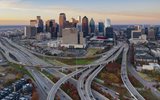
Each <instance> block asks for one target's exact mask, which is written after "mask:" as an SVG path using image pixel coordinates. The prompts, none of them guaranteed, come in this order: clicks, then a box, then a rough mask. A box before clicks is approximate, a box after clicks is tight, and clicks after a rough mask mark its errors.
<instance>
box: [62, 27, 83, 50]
mask: <svg viewBox="0 0 160 100" xmlns="http://www.w3.org/2000/svg"><path fill="white" fill-rule="evenodd" d="M61 39H62V44H61V46H62V47H67V48H84V46H85V41H84V40H85V39H84V38H83V33H82V32H79V31H78V30H77V29H76V28H65V29H63V30H62V38H61Z"/></svg>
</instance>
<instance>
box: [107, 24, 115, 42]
mask: <svg viewBox="0 0 160 100" xmlns="http://www.w3.org/2000/svg"><path fill="white" fill-rule="evenodd" d="M105 32H106V34H105V37H106V38H112V39H113V38H114V34H113V28H112V27H107V28H105Z"/></svg>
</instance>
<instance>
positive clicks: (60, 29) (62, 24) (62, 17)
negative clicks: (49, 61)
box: [59, 13, 66, 37]
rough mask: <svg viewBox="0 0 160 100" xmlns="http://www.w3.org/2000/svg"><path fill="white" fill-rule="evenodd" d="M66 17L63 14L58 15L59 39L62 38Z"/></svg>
mask: <svg viewBox="0 0 160 100" xmlns="http://www.w3.org/2000/svg"><path fill="white" fill-rule="evenodd" d="M65 24H66V15H65V13H60V15H59V37H62V29H64V28H65Z"/></svg>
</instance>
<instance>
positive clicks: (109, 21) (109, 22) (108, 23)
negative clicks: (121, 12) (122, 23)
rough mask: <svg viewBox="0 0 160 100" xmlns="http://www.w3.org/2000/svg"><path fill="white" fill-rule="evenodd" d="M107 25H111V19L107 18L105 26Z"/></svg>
mask: <svg viewBox="0 0 160 100" xmlns="http://www.w3.org/2000/svg"><path fill="white" fill-rule="evenodd" d="M106 27H111V20H110V19H106V21H105V28H106Z"/></svg>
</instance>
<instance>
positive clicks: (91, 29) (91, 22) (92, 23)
mask: <svg viewBox="0 0 160 100" xmlns="http://www.w3.org/2000/svg"><path fill="white" fill-rule="evenodd" d="M89 28H90V33H95V22H94V20H93V18H91V20H90V23H89Z"/></svg>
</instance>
